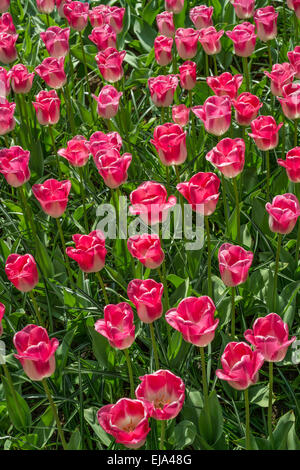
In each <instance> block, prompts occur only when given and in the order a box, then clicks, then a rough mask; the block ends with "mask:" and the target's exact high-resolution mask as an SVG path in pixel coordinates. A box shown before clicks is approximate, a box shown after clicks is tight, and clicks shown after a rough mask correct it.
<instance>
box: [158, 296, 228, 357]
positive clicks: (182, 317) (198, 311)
mask: <svg viewBox="0 0 300 470" xmlns="http://www.w3.org/2000/svg"><path fill="white" fill-rule="evenodd" d="M215 311H216V307H215V304H214V303H213V301H212V300H211V298H210V297H207V296H206V295H204V296H202V297H187V298H186V299H183V300H182V301H181V302H180V303H179V305H178V307H177V308H171V309H170V310H169V311H168V312H167V313H166V321H167V322H168V323H169V325H171V326H172V328H174V329H175V330H177V331H179V332H180V333H181V334H182V336H183V339H184V340H185V341H187V342H188V343H192V344H194V345H195V346H199V347H202V348H203V347H205V346H207V345H208V344H210V343H211V342H212V340H213V339H214V337H215V331H216V328H217V326H218V324H219V320H218V319H216V320H215V318H214V314H215Z"/></svg>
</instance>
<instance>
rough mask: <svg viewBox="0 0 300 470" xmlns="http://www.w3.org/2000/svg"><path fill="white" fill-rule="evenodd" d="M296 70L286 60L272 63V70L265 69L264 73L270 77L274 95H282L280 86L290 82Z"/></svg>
mask: <svg viewBox="0 0 300 470" xmlns="http://www.w3.org/2000/svg"><path fill="white" fill-rule="evenodd" d="M295 74H296V71H295V70H294V68H293V66H292V65H291V64H289V63H288V62H284V63H283V64H274V65H273V67H272V72H268V71H265V75H267V77H269V78H270V79H271V92H272V93H273V95H275V96H282V93H283V92H282V87H283V86H284V85H286V84H287V83H292V81H293V80H294V76H295Z"/></svg>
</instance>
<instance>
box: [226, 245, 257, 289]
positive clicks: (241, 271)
mask: <svg viewBox="0 0 300 470" xmlns="http://www.w3.org/2000/svg"><path fill="white" fill-rule="evenodd" d="M218 259H219V269H220V274H221V278H222V281H223V282H224V284H225V286H227V287H234V286H238V285H240V284H243V283H244V282H246V280H247V278H248V273H249V269H250V267H251V264H252V261H253V253H252V252H251V251H246V250H244V248H242V247H241V246H237V245H231V244H230V243H223V245H221V247H220V248H219V253H218Z"/></svg>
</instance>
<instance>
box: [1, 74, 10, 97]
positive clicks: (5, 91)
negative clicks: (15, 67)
mask: <svg viewBox="0 0 300 470" xmlns="http://www.w3.org/2000/svg"><path fill="white" fill-rule="evenodd" d="M9 93H10V76H9V72H8V71H7V70H6V69H5V68H4V67H0V96H1V97H3V98H6V97H7V95H9Z"/></svg>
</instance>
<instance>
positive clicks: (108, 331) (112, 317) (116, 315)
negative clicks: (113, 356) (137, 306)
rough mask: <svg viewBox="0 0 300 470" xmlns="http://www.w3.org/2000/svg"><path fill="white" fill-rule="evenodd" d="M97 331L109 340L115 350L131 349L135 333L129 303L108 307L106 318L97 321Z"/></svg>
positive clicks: (105, 308) (105, 311) (106, 308)
mask: <svg viewBox="0 0 300 470" xmlns="http://www.w3.org/2000/svg"><path fill="white" fill-rule="evenodd" d="M95 330H96V331H97V332H98V333H100V335H102V336H104V337H105V338H107V339H108V341H109V344H110V345H111V346H112V347H113V348H117V349H127V348H130V346H131V345H132V343H133V342H134V333H135V326H134V323H133V311H132V308H131V307H130V305H129V304H128V303H127V302H121V303H119V304H117V305H113V304H109V305H106V306H105V307H104V318H103V319H101V320H97V321H96V323H95Z"/></svg>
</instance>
